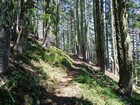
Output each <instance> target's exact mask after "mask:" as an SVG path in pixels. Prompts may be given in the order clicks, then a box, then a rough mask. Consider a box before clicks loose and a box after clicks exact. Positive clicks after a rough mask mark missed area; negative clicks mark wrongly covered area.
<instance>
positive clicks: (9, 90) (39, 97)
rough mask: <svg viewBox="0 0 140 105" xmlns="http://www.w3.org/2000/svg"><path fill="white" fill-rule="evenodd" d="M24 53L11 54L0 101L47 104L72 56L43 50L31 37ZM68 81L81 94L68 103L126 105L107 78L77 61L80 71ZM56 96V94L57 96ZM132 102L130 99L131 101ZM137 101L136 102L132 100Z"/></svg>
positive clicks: (1, 103)
mask: <svg viewBox="0 0 140 105" xmlns="http://www.w3.org/2000/svg"><path fill="white" fill-rule="evenodd" d="M29 40H30V41H29V46H28V48H27V50H26V51H25V53H24V54H22V55H17V54H12V56H11V60H10V62H11V66H10V68H9V69H10V71H9V72H7V73H5V74H4V75H2V79H3V80H4V82H5V83H4V85H3V86H2V87H1V88H0V105H23V103H24V102H25V100H28V105H47V104H45V101H46V100H47V99H48V98H49V97H52V96H53V97H56V96H54V95H53V91H54V89H55V86H57V85H58V83H59V82H60V79H61V78H62V77H63V76H66V75H67V70H69V68H71V67H72V65H73V63H72V59H71V58H70V57H69V56H68V55H66V54H65V53H64V52H63V51H61V50H58V49H56V48H54V47H52V48H50V49H49V50H44V49H43V48H42V47H41V46H40V45H39V44H38V43H37V42H36V41H35V40H33V39H29ZM72 84H75V85H80V87H81V89H82V93H81V94H82V98H80V99H79V98H76V97H75V98H74V97H73V98H71V101H70V102H71V103H70V104H71V105H90V104H91V105H92V104H93V105H126V104H127V103H128V101H126V99H124V98H122V97H121V96H119V95H117V94H116V93H115V90H116V89H117V88H118V87H117V85H116V83H115V82H113V81H112V80H111V79H109V78H108V77H106V76H105V75H103V74H102V73H99V72H97V71H94V70H92V69H91V68H89V67H87V66H84V65H81V70H80V73H79V74H78V75H77V76H75V78H74V80H73V82H72ZM57 98H58V99H59V97H57ZM63 98H64V97H63ZM133 102H134V101H133ZM133 104H134V105H139V104H138V103H136V101H135V103H133Z"/></svg>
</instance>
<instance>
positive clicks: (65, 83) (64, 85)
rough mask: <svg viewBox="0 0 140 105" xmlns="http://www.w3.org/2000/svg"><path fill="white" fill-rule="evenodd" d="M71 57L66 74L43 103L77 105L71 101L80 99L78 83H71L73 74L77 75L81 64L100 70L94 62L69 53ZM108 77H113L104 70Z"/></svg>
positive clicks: (48, 104) (49, 104)
mask: <svg viewBox="0 0 140 105" xmlns="http://www.w3.org/2000/svg"><path fill="white" fill-rule="evenodd" d="M70 57H71V58H72V59H73V63H74V65H73V66H72V68H71V69H70V70H68V71H67V76H64V77H62V78H61V80H60V83H59V84H58V85H57V86H56V88H55V90H54V95H50V96H49V97H50V99H47V100H46V103H47V104H44V105H77V104H76V103H74V102H73V99H76V100H77V99H78V100H80V99H81V98H82V93H81V91H82V90H81V88H80V86H78V85H75V84H72V83H71V82H72V80H73V79H74V76H76V75H78V73H79V70H80V69H81V68H82V66H83V65H85V66H88V67H90V68H92V69H93V70H100V68H99V67H97V66H96V65H94V64H92V63H91V64H90V63H86V62H84V61H83V60H82V59H80V58H78V57H77V56H74V55H70ZM106 75H108V76H109V77H110V78H114V76H113V74H112V73H109V72H106Z"/></svg>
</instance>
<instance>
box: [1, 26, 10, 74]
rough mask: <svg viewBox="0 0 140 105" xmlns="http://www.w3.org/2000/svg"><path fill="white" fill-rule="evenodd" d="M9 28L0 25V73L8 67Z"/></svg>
mask: <svg viewBox="0 0 140 105" xmlns="http://www.w3.org/2000/svg"><path fill="white" fill-rule="evenodd" d="M9 30H10V29H8V28H6V27H3V26H1V27H0V73H4V72H5V71H6V70H7V69H8V63H9V49H10V32H9Z"/></svg>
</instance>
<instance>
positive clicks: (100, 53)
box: [94, 0, 105, 72]
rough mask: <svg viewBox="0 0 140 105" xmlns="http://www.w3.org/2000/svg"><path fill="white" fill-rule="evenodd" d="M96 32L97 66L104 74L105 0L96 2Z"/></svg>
mask: <svg viewBox="0 0 140 105" xmlns="http://www.w3.org/2000/svg"><path fill="white" fill-rule="evenodd" d="M94 8H95V9H94V12H95V13H94V14H95V16H94V18H95V19H94V28H95V29H94V31H95V40H96V56H97V65H98V66H99V67H100V68H101V71H102V72H105V36H104V20H103V17H104V11H103V0H101V3H100V2H99V0H96V1H95V3H94Z"/></svg>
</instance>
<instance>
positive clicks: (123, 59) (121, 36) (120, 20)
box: [114, 0, 133, 96]
mask: <svg viewBox="0 0 140 105" xmlns="http://www.w3.org/2000/svg"><path fill="white" fill-rule="evenodd" d="M114 9H115V13H116V18H115V19H116V20H115V21H116V32H117V37H116V39H117V47H118V61H119V77H120V79H119V86H120V88H121V89H123V90H124V92H125V94H126V95H128V96H131V94H132V70H133V59H132V54H131V46H130V43H131V41H130V36H129V32H128V21H127V18H128V17H127V13H126V12H127V11H126V0H116V1H114Z"/></svg>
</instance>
